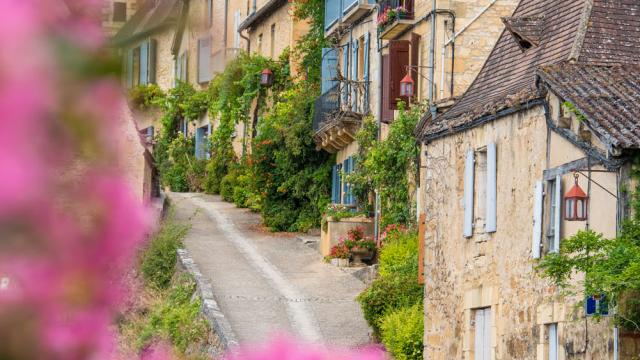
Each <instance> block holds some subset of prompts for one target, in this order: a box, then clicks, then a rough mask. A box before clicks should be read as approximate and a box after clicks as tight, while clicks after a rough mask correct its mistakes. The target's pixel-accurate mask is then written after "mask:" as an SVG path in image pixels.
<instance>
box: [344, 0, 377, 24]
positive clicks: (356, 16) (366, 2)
mask: <svg viewBox="0 0 640 360" xmlns="http://www.w3.org/2000/svg"><path fill="white" fill-rule="evenodd" d="M349 3H350V4H349ZM375 5H376V2H375V1H374V0H344V6H345V8H344V9H343V12H342V24H343V25H344V26H348V25H351V24H352V23H354V22H356V21H358V20H360V19H361V18H362V17H363V16H365V15H367V13H369V11H371V9H373V8H374V7H375Z"/></svg>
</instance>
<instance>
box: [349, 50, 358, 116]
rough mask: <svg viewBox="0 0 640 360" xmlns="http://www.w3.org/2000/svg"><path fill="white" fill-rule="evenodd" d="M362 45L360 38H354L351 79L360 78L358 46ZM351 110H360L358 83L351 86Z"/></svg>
mask: <svg viewBox="0 0 640 360" xmlns="http://www.w3.org/2000/svg"><path fill="white" fill-rule="evenodd" d="M359 47H360V42H359V41H358V40H353V45H352V47H351V80H353V81H357V80H358V48H359ZM351 110H352V111H353V112H358V85H355V84H354V85H353V87H352V88H351Z"/></svg>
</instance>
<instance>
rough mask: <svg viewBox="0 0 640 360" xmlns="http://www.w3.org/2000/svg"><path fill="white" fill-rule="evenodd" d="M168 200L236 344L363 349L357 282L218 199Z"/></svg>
mask: <svg viewBox="0 0 640 360" xmlns="http://www.w3.org/2000/svg"><path fill="white" fill-rule="evenodd" d="M170 199H171V201H172V205H173V207H174V209H175V216H176V218H177V219H178V220H179V221H184V222H190V223H191V230H190V231H189V233H188V235H187V237H186V239H185V247H186V248H187V250H188V251H189V252H190V253H191V256H192V257H193V259H194V260H195V262H196V263H197V265H198V266H199V268H200V270H201V272H202V274H203V275H204V276H206V277H208V278H209V280H210V281H211V284H212V286H213V291H214V294H215V297H216V300H217V302H218V304H219V306H220V308H221V310H222V312H223V313H224V314H225V316H226V317H227V318H228V320H229V322H230V324H231V328H232V329H233V331H234V332H235V334H236V336H237V338H238V341H239V342H240V343H241V344H243V343H244V344H247V343H256V342H260V341H263V340H265V339H267V338H268V337H269V336H270V335H272V334H275V333H282V332H285V333H288V334H293V335H295V336H298V337H301V338H304V339H307V340H312V341H321V342H323V343H325V344H331V345H341V346H349V347H356V346H359V345H364V344H367V343H369V333H370V329H369V327H368V326H367V324H366V322H365V321H364V319H363V317H362V312H361V310H360V307H359V305H358V303H357V302H356V301H355V300H354V299H355V297H356V296H357V295H358V294H359V293H360V292H361V291H362V290H363V289H364V287H365V286H364V284H363V283H362V282H360V281H359V280H357V279H356V278H354V277H353V276H351V275H349V274H347V273H345V272H343V271H341V270H340V269H338V268H335V267H333V266H331V265H328V264H325V263H323V262H322V259H321V257H320V255H319V253H317V252H316V251H315V250H313V249H311V248H309V247H308V246H305V245H304V244H302V243H301V242H300V241H299V240H297V239H296V238H295V237H293V236H288V235H274V234H268V233H265V232H262V231H260V230H259V223H260V219H259V216H258V215H257V214H253V213H251V212H249V211H248V210H246V209H238V208H236V207H235V206H234V205H232V204H228V203H226V202H223V201H222V200H221V199H220V197H218V196H209V195H203V194H178V193H172V194H170Z"/></svg>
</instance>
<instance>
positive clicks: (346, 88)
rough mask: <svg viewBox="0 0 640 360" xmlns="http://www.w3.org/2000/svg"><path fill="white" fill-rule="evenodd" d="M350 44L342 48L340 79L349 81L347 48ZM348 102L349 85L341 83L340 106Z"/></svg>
mask: <svg viewBox="0 0 640 360" xmlns="http://www.w3.org/2000/svg"><path fill="white" fill-rule="evenodd" d="M349 45H350V44H349V43H347V44H346V45H345V46H343V47H342V77H343V78H344V80H348V79H349V47H350V46H349ZM348 100H349V85H348V83H347V82H346V81H345V82H343V83H342V104H343V105H345V104H347V102H348Z"/></svg>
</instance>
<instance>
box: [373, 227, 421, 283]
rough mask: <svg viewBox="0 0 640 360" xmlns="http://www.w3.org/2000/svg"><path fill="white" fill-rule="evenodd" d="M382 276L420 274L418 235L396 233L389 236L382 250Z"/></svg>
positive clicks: (380, 268) (380, 258)
mask: <svg viewBox="0 0 640 360" xmlns="http://www.w3.org/2000/svg"><path fill="white" fill-rule="evenodd" d="M379 260H380V261H379V263H380V265H379V269H378V270H379V273H380V276H382V277H386V276H391V275H393V274H401V275H415V274H417V273H418V235H417V234H416V233H406V232H404V233H401V232H394V233H393V235H391V234H390V235H389V236H387V238H386V239H385V243H384V245H383V247H382V249H381V250H380V257H379Z"/></svg>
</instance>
